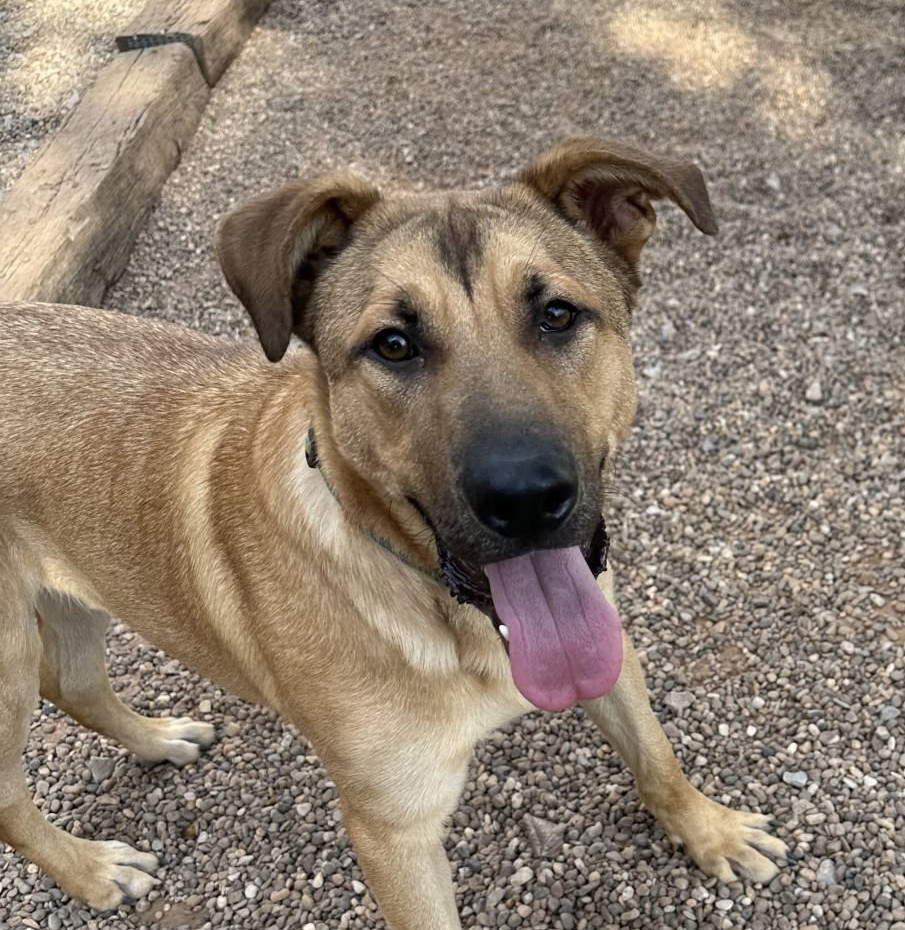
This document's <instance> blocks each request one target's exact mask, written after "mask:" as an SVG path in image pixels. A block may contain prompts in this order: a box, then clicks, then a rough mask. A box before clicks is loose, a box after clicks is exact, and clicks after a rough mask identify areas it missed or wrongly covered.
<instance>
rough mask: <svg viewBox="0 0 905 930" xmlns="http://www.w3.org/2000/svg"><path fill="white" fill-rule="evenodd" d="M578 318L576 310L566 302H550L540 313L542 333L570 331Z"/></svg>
mask: <svg viewBox="0 0 905 930" xmlns="http://www.w3.org/2000/svg"><path fill="white" fill-rule="evenodd" d="M577 317H578V308H577V307H573V306H572V304H570V303H569V302H568V301H566V300H551V301H550V303H548V304H547V306H546V307H544V309H543V312H542V313H541V319H540V330H541V332H542V333H564V332H565V331H566V330H567V329H571V328H572V326H573V325H574V324H575V320H576V318H577Z"/></svg>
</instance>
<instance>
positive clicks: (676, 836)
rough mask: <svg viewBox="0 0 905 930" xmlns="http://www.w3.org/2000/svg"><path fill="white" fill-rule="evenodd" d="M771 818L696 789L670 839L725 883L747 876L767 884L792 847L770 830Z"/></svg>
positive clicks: (672, 826)
mask: <svg viewBox="0 0 905 930" xmlns="http://www.w3.org/2000/svg"><path fill="white" fill-rule="evenodd" d="M771 825H772V820H771V818H770V817H767V816H765V815H764V814H754V813H750V812H749V811H733V810H730V809H729V808H728V807H723V805H722V804H717V803H716V802H715V801H711V800H710V799H709V798H706V797H704V795H702V794H699V793H697V792H695V797H694V799H693V800H692V801H691V802H690V803H689V804H688V805H687V807H686V808H685V810H684V811H683V812H682V813H681V815H680V816H677V817H676V818H675V819H673V820H672V823H671V824H669V825H668V827H667V833H668V834H669V838H670V839H671V840H672V841H673V842H674V843H676V844H677V845H681V846H684V847H685V850H686V852H687V853H688V854H689V855H690V856H691V858H692V859H694V861H695V862H696V863H697V864H698V866H700V868H702V869H703V870H704V871H705V872H707V873H708V874H709V875H715V876H716V877H717V878H718V879H719V880H720V881H721V882H725V883H726V884H728V883H729V882H734V881H738V880H740V879H747V880H749V881H754V882H761V883H762V884H766V883H767V882H770V881H772V880H773V879H774V878H775V877H776V875H777V873H778V872H779V866H778V865H777V864H776V861H774V860H777V861H779V862H780V863H781V864H785V862H786V861H787V860H788V858H789V847H788V846H786V844H785V843H784V842H783V841H782V840H780V839H779V838H778V837H775V836H772V835H771V834H770V833H768V832H767V829H768V828H769V827H770V826H771Z"/></svg>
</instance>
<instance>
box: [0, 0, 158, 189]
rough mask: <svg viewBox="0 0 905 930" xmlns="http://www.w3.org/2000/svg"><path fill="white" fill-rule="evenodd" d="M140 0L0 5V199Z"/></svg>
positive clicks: (17, 0)
mask: <svg viewBox="0 0 905 930" xmlns="http://www.w3.org/2000/svg"><path fill="white" fill-rule="evenodd" d="M143 5H144V0H40V2H39V3H36V2H34V0H31V2H29V0H3V3H2V4H0V199H2V192H3V191H6V190H7V189H8V188H10V187H12V185H13V184H14V183H15V181H16V179H17V178H18V177H19V175H20V174H21V173H22V172H23V171H24V170H25V166H26V165H27V164H28V162H29V159H30V158H31V156H32V155H33V154H34V152H35V151H36V150H37V149H38V147H39V146H40V145H41V144H42V143H43V142H45V141H46V140H47V139H48V138H49V137H50V136H51V135H53V133H54V132H56V130H57V129H59V127H60V126H61V125H62V123H63V121H64V120H65V119H66V117H67V116H68V115H69V113H70V111H71V110H72V109H73V108H74V107H75V105H76V104H77V103H78V102H79V99H80V98H81V95H82V93H83V92H84V91H85V90H86V89H87V88H88V87H89V86H90V84H91V82H92V81H93V80H94V76H95V75H96V74H97V72H98V70H99V69H100V68H101V66H102V65H104V64H105V63H106V62H107V61H108V60H109V59H110V58H112V57H113V56H114V55H115V54H116V49H115V47H114V44H113V40H114V38H115V36H116V33H117V32H118V31H119V30H121V29H122V28H123V27H125V26H126V25H127V24H128V23H129V21H130V20H131V19H132V18H133V17H134V16H135V15H136V14H137V13H138V11H139V10H140V9H141V8H142V6H143Z"/></svg>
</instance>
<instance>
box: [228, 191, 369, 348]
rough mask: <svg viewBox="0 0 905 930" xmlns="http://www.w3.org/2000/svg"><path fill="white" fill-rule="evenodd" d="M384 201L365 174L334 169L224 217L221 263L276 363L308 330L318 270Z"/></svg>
mask: <svg viewBox="0 0 905 930" xmlns="http://www.w3.org/2000/svg"><path fill="white" fill-rule="evenodd" d="M379 199H380V192H379V191H378V190H377V188H376V187H373V186H372V185H371V184H368V183H367V182H366V181H364V180H362V179H361V178H357V177H355V176H354V175H349V174H330V175H324V176H322V177H318V178H314V179H312V180H308V181H300V182H298V183H296V184H289V185H287V186H286V187H282V188H280V189H279V190H276V191H273V192H272V193H269V194H264V195H263V196H262V197H257V198H255V199H254V200H251V201H249V202H248V203H246V204H243V205H242V206H240V207H237V208H236V209H235V210H233V211H231V212H230V213H228V214H227V215H226V216H225V217H224V218H223V219H222V220H221V221H220V228H219V230H218V234H217V254H218V256H219V258H220V267H221V268H222V269H223V273H224V275H225V276H226V280H227V282H229V286H230V287H231V288H232V289H233V291H234V293H235V295H236V297H238V298H239V300H240V301H242V303H243V304H244V306H245V309H246V310H248V312H249V314H250V315H251V319H252V321H253V322H254V325H255V329H256V330H257V332H258V338H259V339H260V340H261V345H262V346H263V347H264V353H265V354H266V355H267V358H269V359H270V361H272V362H277V361H279V360H280V359H281V358H282V357H283V355H284V354H285V352H286V349H287V347H288V346H289V338H290V336H291V335H292V332H293V331H295V332H297V333H299V334H300V335H301V334H302V333H303V332H304V312H305V305H306V304H307V302H308V300H309V299H310V297H311V292H312V290H313V288H314V282H315V280H316V278H317V276H318V275H319V274H320V272H321V271H322V270H323V268H324V266H325V265H326V263H327V262H328V261H329V260H330V259H331V258H333V257H334V256H335V255H336V253H337V252H339V251H341V250H342V249H343V248H344V247H345V246H346V245H347V243H348V242H349V239H350V237H351V232H352V227H353V225H354V224H355V222H356V221H357V220H359V219H360V218H361V216H362V215H363V214H364V213H365V212H366V211H367V210H369V209H370V208H371V207H372V206H374V204H375V203H377V201H378V200H379Z"/></svg>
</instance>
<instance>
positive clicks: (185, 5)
mask: <svg viewBox="0 0 905 930" xmlns="http://www.w3.org/2000/svg"><path fill="white" fill-rule="evenodd" d="M269 4H270V0H148V3H147V5H146V6H145V7H144V9H143V10H142V11H141V13H139V14H138V16H137V17H136V18H135V19H134V20H133V21H132V22H131V23H130V24H129V25H128V27H127V28H126V31H125V32H124V33H123V34H122V35H121V36H117V39H116V41H117V44H118V45H119V46H120V47H122V46H123V45H127V43H128V40H129V39H130V38H136V39H137V40H138V41H141V37H148V38H152V37H154V36H166V35H174V34H178V35H181V36H184V37H187V38H188V39H189V44H190V45H191V47H192V49H193V50H194V51H195V53H196V54H197V56H198V64H199V66H200V67H201V71H202V73H203V74H204V76H205V78H206V79H207V82H208V84H210V86H211V87H213V86H214V84H216V83H217V81H219V80H220V76H221V75H222V74H223V72H224V71H225V70H226V69H227V67H228V66H229V63H230V62H231V61H232V60H233V58H235V56H236V55H237V53H238V51H239V49H240V48H242V45H243V43H244V42H245V40H246V39H247V38H248V33H249V32H251V29H252V27H253V26H254V24H255V23H256V22H257V21H258V19H259V18H260V16H261V14H262V13H263V12H264V10H266V9H267V7H268V6H269Z"/></svg>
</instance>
